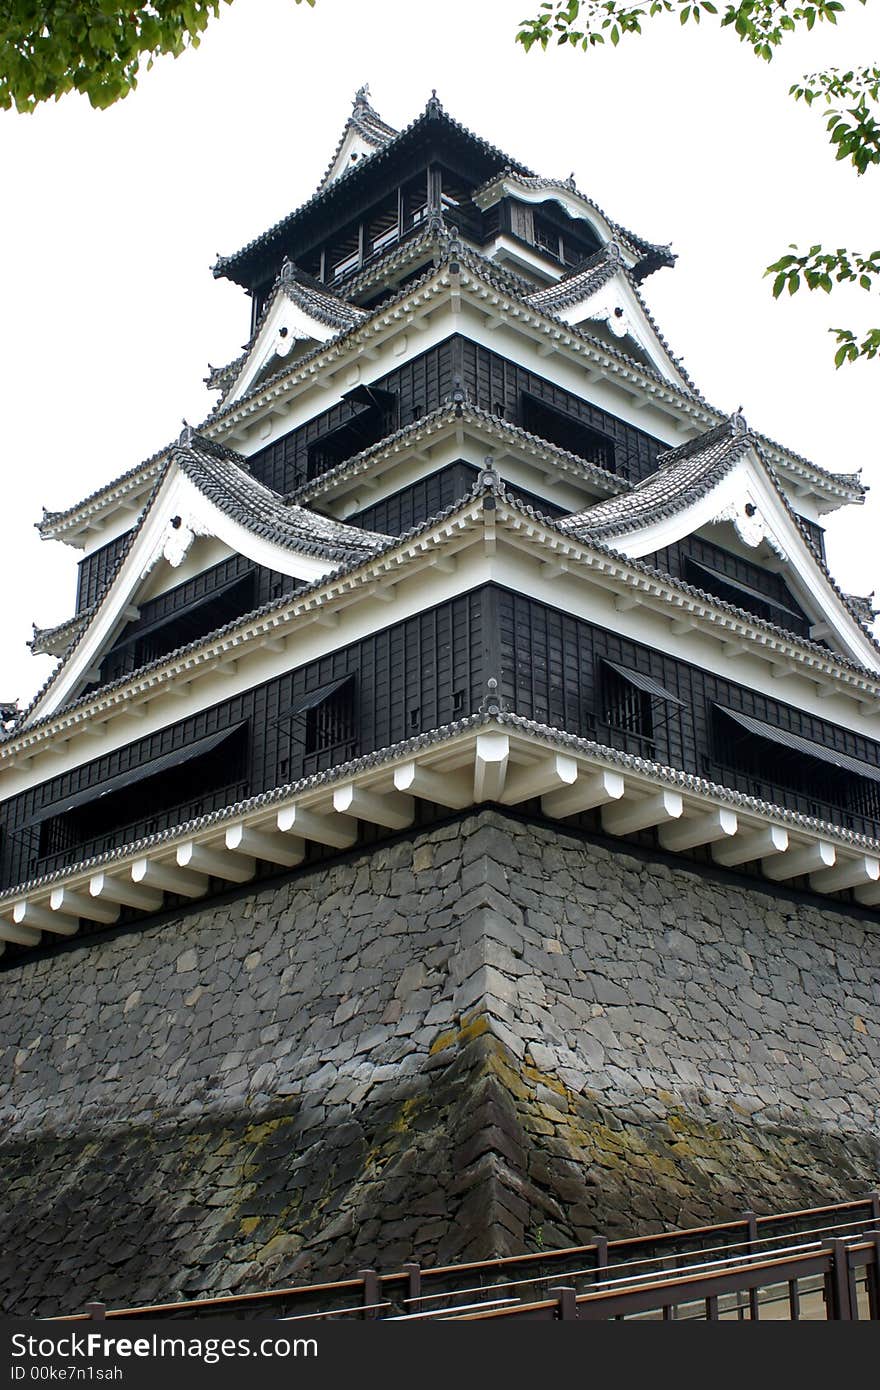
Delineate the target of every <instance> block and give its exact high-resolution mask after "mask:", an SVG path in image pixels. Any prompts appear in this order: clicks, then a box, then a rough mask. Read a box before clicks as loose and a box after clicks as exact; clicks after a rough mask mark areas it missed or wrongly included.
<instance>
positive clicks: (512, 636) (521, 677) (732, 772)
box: [494, 590, 880, 836]
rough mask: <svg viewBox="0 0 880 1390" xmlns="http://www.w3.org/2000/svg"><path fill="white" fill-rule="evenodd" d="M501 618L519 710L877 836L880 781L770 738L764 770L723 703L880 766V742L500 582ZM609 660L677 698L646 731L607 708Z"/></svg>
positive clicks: (509, 684)
mask: <svg viewBox="0 0 880 1390" xmlns="http://www.w3.org/2000/svg"><path fill="white" fill-rule="evenodd" d="M496 617H497V631H498V651H497V655H496V656H495V658H494V664H495V666H497V670H498V673H499V675H500V689H501V693H502V695H503V697H504V699H505V701H506V704H507V707H508V708H509V709H511V710H513V711H514V712H515V713H517V714H521V715H523V716H525V717H526V718H530V719H535V720H537V721H538V722H539V723H544V724H550V725H552V726H554V727H556V728H564V729H566V730H568V731H569V732H571V733H577V734H580V735H582V736H583V737H585V738H594V739H596V740H597V741H598V742H600V743H604V744H610V745H611V746H612V747H616V748H620V749H621V750H622V751H624V752H628V753H631V754H633V755H635V756H641V757H648V758H652V759H655V760H656V761H658V762H660V763H663V764H665V765H666V766H668V767H674V768H678V769H680V770H681V771H684V772H690V773H693V774H695V775H697V776H700V777H708V778H710V779H711V780H713V781H716V782H720V783H721V784H722V785H725V786H729V787H734V788H736V789H737V790H740V791H744V792H747V793H748V794H749V795H751V796H756V797H759V798H761V799H763V800H766V801H773V802H777V803H779V804H781V805H783V806H788V807H790V808H791V809H792V810H798V811H801V812H803V813H804V814H806V815H812V816H818V817H820V818H822V819H826V820H831V821H842V822H843V823H844V824H846V825H850V826H851V827H852V828H853V829H856V830H859V831H861V832H863V833H865V834H868V835H875V836H880V800H877V802H876V804H874V796H875V794H876V787H877V785H878V784H874V788H875V790H874V792H872V791H871V789H869V788H865V787H859V786H856V785H855V784H856V783H857V782H859V781H860V779H858V778H854V777H850V778H849V783H850V784H852V785H849V786H848V785H846V784H845V783H843V782H841V781H840V779H838V778H837V777H835V776H834V770H833V769H828V768H827V767H825V766H823V765H821V764H816V763H815V762H814V760H813V759H808V760H806V762H805V760H804V759H803V757H801V758H800V759H798V758H796V757H794V756H793V755H785V754H783V753H782V752H781V751H780V750H778V749H774V746H773V745H772V744H770V743H767V742H764V741H762V743H761V749H762V758H761V769H760V770H759V771H757V772H756V771H755V770H754V768H753V762H754V759H753V757H752V756H751V755H749V756H747V755H746V754H747V753H749V752H750V750H748V749H747V746H746V745H747V740H743V742H742V743H740V744H739V745H738V744H737V742H736V740H734V739H731V738H730V737H729V732H728V731H727V730H726V729H725V721H724V720H723V719H721V720H719V718H718V716H717V713H716V707H717V706H722V707H725V708H729V709H734V710H739V711H741V712H742V713H744V714H747V715H751V716H752V717H753V718H755V719H759V720H761V721H762V722H763V723H765V724H769V725H772V726H774V727H775V728H778V729H783V730H787V731H789V732H791V733H793V734H797V735H799V736H800V737H801V738H806V739H809V740H810V741H811V742H813V743H818V744H823V745H824V746H825V747H826V748H831V749H835V750H837V751H838V752H841V753H846V754H848V755H849V756H851V757H854V758H857V759H859V760H860V761H862V762H866V763H869V764H871V765H872V766H873V767H878V768H880V744H878V743H877V742H875V741H873V740H871V739H866V738H864V737H862V736H861V735H860V734H855V733H853V732H851V731H850V730H848V729H843V728H840V727H839V726H838V725H835V724H832V723H830V722H829V721H828V720H824V719H817V718H815V717H814V716H812V715H808V714H804V713H802V712H801V711H800V710H797V709H794V708H793V707H792V706H790V705H786V704H783V703H782V702H781V701H779V700H773V699H770V698H769V697H768V696H765V695H762V694H759V693H758V692H757V691H753V690H750V689H748V688H747V687H745V686H742V685H739V684H737V683H736V681H734V680H723V679H721V677H719V676H716V675H713V674H712V673H711V672H708V671H703V670H701V669H700V668H699V667H696V666H692V665H690V664H688V663H687V662H684V661H679V660H677V659H676V658H674V657H671V656H667V655H665V654H663V653H661V652H657V651H654V650H653V649H651V648H650V647H645V646H642V645H640V644H639V643H636V642H632V641H630V640H628V639H627V638H624V637H621V636H620V635H619V634H618V633H615V632H610V631H606V630H605V629H604V628H599V627H594V626H593V625H591V624H590V623H587V622H583V621H581V620H580V619H577V618H573V617H571V616H569V615H567V614H565V613H562V612H561V611H559V610H558V609H555V608H548V607H547V606H546V605H544V604H541V603H538V602H537V601H536V600H534V599H530V598H526V597H524V596H522V595H519V594H513V593H511V592H509V591H507V590H498V591H497V612H496ZM606 661H613V662H615V663H618V664H619V665H620V666H623V667H626V668H628V669H631V670H637V671H640V672H642V673H643V674H644V675H647V676H650V677H651V678H652V679H653V680H654V681H656V682H658V683H659V684H660V685H661V686H663V687H664V688H665V689H666V690H667V691H669V693H670V694H671V695H673V696H675V697H677V699H679V700H680V701H681V702H682V704H681V706H678V705H675V704H672V703H671V702H664V701H662V700H657V701H653V702H652V711H651V713H652V717H653V718H652V730H651V733H650V735H649V736H648V737H644V736H639V735H637V734H634V733H632V732H625V731H623V730H622V729H619V728H615V727H613V726H611V725H609V724H608V723H607V722H606V721H605V717H604V716H605V704H606V696H605V691H604V689H603V685H604V683H605V681H606V678H607V667H605V665H604V663H605V662H606ZM740 750H742V753H741V752H740ZM738 763H739V764H740V765H739V766H737V764H738ZM798 763H799V764H800V766H799V767H798V766H797V764H798ZM805 769H806V771H807V772H808V774H809V775H808V776H807V777H806V778H805V776H804V771H805ZM805 782H807V783H808V784H809V785H808V786H807V789H806V790H805V789H804V786H805Z"/></svg>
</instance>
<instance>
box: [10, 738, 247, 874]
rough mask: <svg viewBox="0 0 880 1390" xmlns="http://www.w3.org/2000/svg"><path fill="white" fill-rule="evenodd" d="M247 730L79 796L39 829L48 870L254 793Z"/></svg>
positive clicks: (197, 744) (200, 742) (178, 752)
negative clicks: (248, 768) (247, 774)
mask: <svg viewBox="0 0 880 1390" xmlns="http://www.w3.org/2000/svg"><path fill="white" fill-rule="evenodd" d="M246 760H247V724H246V723H242V724H238V725H235V726H234V727H233V728H231V729H225V730H223V731H222V732H220V733H215V734H209V735H207V736H206V737H205V738H202V739H196V740H194V741H190V742H189V743H188V744H184V745H183V746H182V747H180V748H177V749H175V750H173V751H171V752H168V753H165V754H163V755H162V756H161V757H158V758H153V759H150V760H149V761H148V762H145V763H143V764H142V765H141V766H140V767H138V766H134V767H131V768H128V769H127V770H125V771H123V772H119V773H117V774H115V775H114V776H111V777H108V778H105V780H104V781H103V782H99V783H97V784H96V785H95V786H93V787H89V788H86V789H83V790H81V791H79V792H76V793H74V794H73V795H71V796H70V797H68V798H66V800H65V802H62V804H61V806H60V807H59V808H58V810H57V811H56V813H55V814H54V815H49V816H48V817H47V818H46V819H44V820H42V822H41V823H40V827H39V849H38V854H39V856H40V859H41V860H47V859H51V860H54V861H55V862H54V864H48V865H47V864H44V865H43V866H42V867H43V869H44V870H45V869H47V868H51V867H55V866H57V865H58V864H60V863H63V862H65V860H67V859H70V858H83V857H84V856H85V855H86V854H99V853H101V852H102V851H103V850H105V849H108V848H111V847H113V846H115V845H119V844H124V843H126V841H128V840H134V839H140V838H141V837H142V836H145V835H150V834H153V833H155V832H156V831H158V830H163V829H167V828H168V826H170V825H173V824H176V823H180V822H183V821H186V820H191V819H193V818H194V817H195V816H199V815H206V814H207V813H208V812H209V811H213V810H216V809H218V808H219V807H221V806H225V805H227V804H229V802H230V801H236V800H241V798H242V797H243V796H245V795H247V783H246V781H245V771H246Z"/></svg>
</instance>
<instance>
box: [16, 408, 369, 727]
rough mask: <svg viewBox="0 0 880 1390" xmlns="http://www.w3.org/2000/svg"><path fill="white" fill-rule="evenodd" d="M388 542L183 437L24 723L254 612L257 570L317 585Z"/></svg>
mask: <svg viewBox="0 0 880 1390" xmlns="http://www.w3.org/2000/svg"><path fill="white" fill-rule="evenodd" d="M386 539H387V538H386V537H385V536H383V535H378V534H374V533H372V532H368V531H364V530H361V529H359V528H358V527H355V526H348V525H345V524H344V523H342V522H339V521H334V520H331V519H329V518H327V517H323V516H320V515H318V514H317V513H316V512H311V511H308V510H306V509H305V508H304V507H300V506H298V505H296V504H292V503H288V502H286V501H285V500H284V499H283V498H282V497H280V496H279V495H278V494H277V493H275V492H273V491H272V489H271V488H268V487H266V486H264V484H262V483H260V482H258V481H257V480H256V478H254V477H253V476H252V474H251V473H250V470H249V468H248V465H247V462H246V460H245V459H243V458H242V457H241V456H240V455H238V454H236V453H234V451H233V450H231V449H227V448H224V447H223V446H221V445H217V444H214V443H212V442H211V441H210V440H207V439H204V438H203V437H201V436H199V435H196V434H195V433H194V432H193V431H191V430H187V431H185V432H184V435H183V436H181V441H180V443H179V444H178V445H177V446H175V447H174V448H173V449H172V450H171V452H170V456H169V459H168V462H167V464H166V465H165V469H164V472H163V475H162V477H161V480H160V481H159V483H158V484H157V486H156V488H155V490H154V493H153V496H152V499H151V501H150V503H149V505H148V506H147V508H146V509H145V511H144V514H143V516H142V517H141V520H140V522H139V523H138V526H137V528H136V529H135V531H134V533H133V535H132V536H131V540H130V542H129V544H128V547H127V549H126V551H125V554H124V556H123V557H122V559H121V561H120V563H119V565H118V567H117V570H116V572H115V575H114V577H113V579H112V581H111V582H110V584H109V586H108V587H107V589H106V590H105V591H104V593H103V596H102V597H101V599H100V600H99V602H98V603H97V604H96V605H95V606H94V608H93V609H92V610H90V611H88V613H87V614H85V615H83V616H84V618H85V621H83V622H82V623H81V624H79V625H78V626H77V628H76V630H75V632H74V634H73V636H72V639H71V641H70V644H69V646H68V648H67V650H66V652H65V654H64V656H63V659H62V661H61V664H60V665H59V667H58V668H57V669H56V671H55V673H54V675H53V676H52V678H51V680H50V681H49V683H48V685H47V686H46V687H44V689H43V690H42V691H41V693H40V694H39V695H38V697H37V698H36V700H35V701H34V703H33V705H32V706H31V708H30V710H29V711H28V712H27V716H26V722H28V723H33V722H34V721H36V720H38V719H42V718H44V717H46V716H47V715H51V714H53V713H55V712H56V711H57V710H59V709H61V708H63V707H64V706H65V705H67V704H69V703H70V701H71V700H74V699H76V698H78V697H79V696H80V695H81V694H82V693H83V692H84V691H85V690H87V689H90V688H95V687H97V686H100V685H104V684H106V683H107V682H108V681H111V680H115V679H118V678H119V677H120V676H122V675H127V674H129V673H130V672H131V670H133V669H135V667H136V666H138V667H139V666H141V665H145V664H148V663H149V662H150V661H153V660H156V659H157V658H158V657H160V656H163V655H165V654H167V652H169V651H171V650H176V649H178V648H180V647H182V646H184V645H186V644H187V643H191V642H198V641H200V640H201V639H202V638H203V637H205V636H207V634H208V633H209V632H213V631H216V630H217V629H219V628H220V627H222V626H223V625H224V624H225V623H227V622H231V621H233V620H234V619H236V618H238V617H240V616H242V615H243V614H245V613H247V612H249V611H252V610H253V608H254V607H255V601H256V598H257V591H256V588H255V585H254V582H253V573H252V572H253V568H254V567H255V566H256V567H260V568H261V569H263V570H265V571H269V572H271V573H272V574H273V575H275V576H277V577H278V579H279V581H281V585H282V587H281V588H279V590H278V592H279V594H280V593H281V592H287V591H288V588H289V586H287V587H284V580H286V579H290V580H295V581H301V582H308V581H310V580H315V579H319V578H321V577H323V576H324V575H327V574H330V573H331V572H332V571H333V570H334V569H337V568H338V567H339V566H340V565H341V564H344V563H345V562H346V561H351V560H352V559H355V558H357V557H358V556H366V555H370V554H374V553H375V552H376V551H377V550H378V549H381V547H382V545H383V544H384V543H385V541H386ZM240 560H243V561H244V562H245V563H243V564H241V563H238V561H240ZM194 579H197V580H198V582H197V583H195V584H190V585H189V589H188V588H187V584H188V582H189V581H190V580H194ZM190 589H191V592H190V591H189V590H190Z"/></svg>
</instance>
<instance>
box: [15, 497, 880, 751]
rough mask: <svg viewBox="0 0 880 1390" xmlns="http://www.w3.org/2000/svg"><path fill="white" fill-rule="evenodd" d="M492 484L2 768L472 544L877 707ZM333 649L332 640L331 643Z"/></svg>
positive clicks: (85, 706)
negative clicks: (516, 557) (588, 585)
mask: <svg viewBox="0 0 880 1390" xmlns="http://www.w3.org/2000/svg"><path fill="white" fill-rule="evenodd" d="M492 476H493V475H491V474H484V475H483V478H484V481H483V482H482V483H481V484H480V485H479V489H485V488H487V487H488V488H489V489H490V491H491V492H493V493H495V494H496V495H495V496H494V501H495V504H496V505H495V506H494V507H493V508H492V509H491V510H488V509H487V508H486V507H485V505H484V502H485V497H484V493H483V491H480V490H479V489H478V490H476V491H475V494H474V495H473V496H472V497H471V498H470V499H468V500H467V501H466V502H465V503H463V504H460V505H459V506H457V507H455V508H452V509H450V510H449V512H448V513H447V514H445V515H444V516H443V517H442V518H440V519H438V520H437V521H436V522H434V523H430V524H429V525H428V526H427V527H426V528H424V529H423V530H422V531H421V532H416V533H414V534H413V535H411V536H408V537H404V538H402V540H401V541H399V542H396V543H393V544H390V545H389V546H387V547H386V548H385V549H384V550H383V551H381V552H380V553H379V554H377V555H374V556H372V557H370V558H368V559H366V560H364V561H360V562H358V563H356V564H355V565H352V566H350V567H348V568H347V569H344V570H340V571H337V572H335V573H333V574H331V575H329V576H328V577H327V578H326V579H324V580H319V581H316V582H315V583H313V584H312V585H310V586H309V587H308V588H307V589H305V590H300V591H298V592H297V593H296V594H294V595H290V596H288V597H286V598H284V599H280V600H277V601H275V602H274V603H273V604H272V605H269V606H267V608H266V609H265V610H263V611H261V612H260V613H258V614H256V615H252V616H251V618H249V619H244V620H242V621H241V622H239V623H237V624H235V625H234V626H233V627H231V628H230V629H228V630H223V631H222V632H221V633H220V634H218V636H217V637H215V638H214V639H210V638H209V639H207V640H205V641H204V642H202V643H201V644H199V645H197V646H195V647H193V648H192V649H187V650H185V651H184V652H183V653H181V654H178V655H177V656H174V655H173V654H172V656H171V658H169V659H165V660H162V661H159V662H156V663H154V664H153V666H151V667H147V668H144V670H143V671H142V672H140V673H135V674H134V676H133V677H131V678H128V679H126V680H124V681H120V682H117V683H116V684H114V685H111V686H108V687H106V688H105V689H104V690H99V691H97V692H96V693H95V695H94V696H92V697H90V698H88V699H86V700H83V701H81V702H79V703H78V704H75V705H73V706H71V707H70V708H69V709H67V710H62V711H61V712H59V713H58V714H57V715H54V716H49V717H46V718H45V719H43V720H42V721H41V722H40V723H37V724H34V725H33V726H32V727H30V728H27V727H25V728H23V729H20V730H18V731H16V732H15V733H14V734H12V735H9V736H8V737H7V738H6V739H5V740H4V741H3V742H2V743H0V770H2V768H3V767H4V766H18V767H22V766H24V767H27V766H28V765H29V764H30V762H31V760H32V759H33V758H34V757H36V756H39V755H40V754H42V753H43V752H49V751H51V750H52V749H53V748H55V747H57V746H58V744H59V743H64V742H66V741H67V740H70V739H72V738H78V737H80V736H81V735H84V734H85V733H86V731H92V732H94V731H95V729H96V728H97V729H98V733H99V735H100V734H102V733H103V732H104V730H103V728H101V727H100V726H101V725H102V724H106V723H107V722H108V721H109V720H111V719H114V718H116V717H125V718H129V719H130V718H136V717H137V714H138V710H139V708H141V707H143V706H144V705H145V704H147V703H149V702H150V701H152V700H155V699H158V698H165V697H166V696H169V697H170V696H171V695H173V694H174V693H175V692H179V691H180V689H181V687H182V686H188V685H189V684H191V683H193V682H197V681H199V680H201V679H202V678H203V677H204V676H207V675H209V674H211V673H212V672H214V671H216V670H217V669H222V668H223V667H224V666H226V667H227V668H228V667H229V666H230V663H233V662H240V661H243V660H246V659H247V658H248V657H249V656H250V655H252V654H257V653H259V652H260V651H265V650H266V644H267V643H270V644H273V645H274V647H275V649H276V650H279V651H281V650H283V649H284V648H285V647H286V644H287V642H288V641H289V640H290V639H291V638H293V637H295V635H296V633H298V632H300V631H302V628H303V626H304V625H305V624H308V623H312V622H316V623H318V624H320V625H322V626H327V627H329V628H330V629H331V630H334V631H335V629H336V628H337V627H338V626H339V624H340V622H341V621H342V619H343V618H344V616H345V611H346V609H347V608H349V607H350V606H351V605H352V604H358V605H359V604H360V603H362V602H363V601H364V599H366V598H369V597H371V596H372V597H374V598H376V599H377V601H378V602H382V603H387V601H388V599H389V598H391V597H393V596H394V593H395V588H396V586H398V585H399V584H401V583H404V582H408V581H410V580H412V579H414V578H416V577H417V576H418V575H419V574H420V573H422V572H423V571H424V570H426V569H427V568H432V569H438V568H439V569H441V570H443V569H444V568H445V569H446V570H447V571H448V572H454V570H455V569H456V567H457V566H458V565H459V564H460V563H461V559H462V556H463V554H464V552H465V551H467V550H468V549H470V548H471V547H478V548H479V547H482V549H483V551H484V553H485V554H488V555H494V554H497V552H498V548H499V546H501V545H505V546H509V547H511V548H512V549H513V550H515V551H517V550H518V551H520V552H524V553H525V554H526V555H527V556H528V557H529V558H530V560H531V562H532V563H533V564H536V565H537V567H538V571H539V574H540V575H541V577H542V578H544V579H546V578H547V577H548V567H549V570H550V571H552V574H553V575H557V576H558V575H566V576H574V577H575V578H579V579H587V580H589V581H591V582H592V583H593V584H596V585H598V586H599V587H600V588H601V589H604V590H605V591H606V592H607V593H609V594H610V595H612V596H613V599H612V601H613V602H614V604H615V606H616V608H617V609H618V610H619V611H621V612H625V611H626V610H627V609H632V608H636V607H639V608H642V609H650V610H652V611H653V612H654V613H655V614H656V615H658V616H659V617H661V618H662V619H663V620H664V622H666V623H668V624H669V625H670V628H672V627H673V626H674V627H675V629H676V632H680V631H681V630H682V625H683V624H686V625H688V627H689V628H690V627H691V626H693V627H694V628H695V629H698V630H699V631H701V632H702V633H704V634H706V635H708V636H710V637H711V638H712V639H713V640H715V641H717V642H719V643H720V644H721V647H722V650H723V652H724V654H725V656H727V655H728V654H729V649H730V646H731V644H733V645H734V647H736V648H737V649H739V648H740V647H741V649H742V650H743V651H744V652H748V653H749V654H750V655H752V656H755V657H758V658H759V659H761V660H763V661H764V662H766V663H767V664H768V665H769V666H770V668H771V669H773V670H775V671H777V673H779V674H780V675H789V674H796V675H798V676H802V677H806V678H807V679H808V680H810V681H813V682H815V684H816V686H817V687H822V688H826V689H827V688H828V687H831V688H832V689H833V691H834V693H836V694H840V695H844V696H848V697H849V698H851V699H854V700H856V701H858V702H859V704H860V707H861V712H862V713H865V712H870V711H871V710H872V709H874V708H875V707H876V706H877V705H878V702H880V674H875V673H872V672H871V671H870V670H868V669H866V668H864V667H861V666H858V665H855V664H851V663H848V662H845V661H842V660H839V659H837V658H836V657H835V655H834V654H833V653H832V652H829V651H828V650H827V649H826V648H823V647H820V646H818V645H816V644H813V643H811V642H809V641H805V640H803V639H799V638H797V637H796V636H794V635H793V634H786V633H785V632H783V631H782V630H780V629H777V628H775V627H774V626H773V625H772V624H769V623H764V622H762V621H761V620H760V619H753V620H750V619H749V617H748V615H747V614H745V613H743V612H742V611H741V610H738V609H734V608H732V607H731V606H730V605H727V604H724V603H722V602H721V601H720V600H719V601H718V602H715V603H713V602H712V601H711V600H710V599H709V598H708V597H707V596H705V595H703V594H702V593H701V592H700V591H699V590H695V589H692V588H690V587H689V586H688V585H686V584H684V583H682V582H681V581H676V580H674V579H670V578H666V577H664V576H663V575H662V574H660V573H659V572H658V571H654V570H652V569H651V568H650V567H649V566H647V565H645V564H644V563H642V562H640V561H628V560H627V559H626V558H625V557H623V556H621V555H620V554H618V553H616V552H615V551H613V550H610V549H607V548H604V547H600V546H598V545H593V546H590V545H588V544H586V543H585V542H581V541H578V540H576V539H574V538H572V537H569V536H566V535H565V534H564V533H561V532H560V531H559V530H558V529H557V528H555V527H554V526H553V524H552V523H551V522H549V521H548V520H547V519H546V518H544V517H542V516H540V515H539V514H537V513H535V512H533V511H532V510H531V509H529V508H527V507H524V506H522V505H520V504H518V503H516V502H514V501H513V500H512V499H509V498H506V497H505V496H504V495H503V493H501V491H500V484H499V483H498V480H497V478H496V479H495V480H494V483H493V482H492ZM560 598H561V595H559V594H558V593H557V594H556V595H555V597H554V601H555V602H556V603H558V602H559V601H560ZM676 632H673V633H672V635H673V636H674V635H676ZM338 640H339V639H338V635H337V636H336V638H335V643H338Z"/></svg>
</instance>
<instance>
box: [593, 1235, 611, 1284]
mask: <svg viewBox="0 0 880 1390" xmlns="http://www.w3.org/2000/svg"><path fill="white" fill-rule="evenodd" d="M593 1244H594V1245H595V1247H596V1282H597V1283H598V1282H599V1280H600V1279H601V1278H602V1276H603V1275H604V1274H607V1273H608V1241H607V1239H606V1237H605V1236H596V1239H595V1240H594V1241H593Z"/></svg>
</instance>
